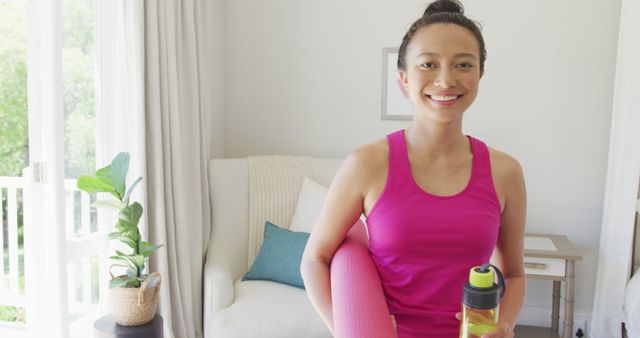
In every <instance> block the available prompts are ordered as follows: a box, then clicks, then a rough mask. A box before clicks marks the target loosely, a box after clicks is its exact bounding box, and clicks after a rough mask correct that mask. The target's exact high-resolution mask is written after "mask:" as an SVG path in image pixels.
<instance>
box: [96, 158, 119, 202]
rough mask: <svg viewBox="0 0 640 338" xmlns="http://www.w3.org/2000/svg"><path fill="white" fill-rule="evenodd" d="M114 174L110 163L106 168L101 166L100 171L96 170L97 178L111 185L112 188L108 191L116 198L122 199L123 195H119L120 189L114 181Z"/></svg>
mask: <svg viewBox="0 0 640 338" xmlns="http://www.w3.org/2000/svg"><path fill="white" fill-rule="evenodd" d="M112 176H113V174H112V173H111V166H110V165H108V166H106V167H104V168H100V169H98V171H96V178H97V179H98V180H100V181H101V182H102V183H104V184H106V185H108V186H110V187H111V190H110V191H108V192H109V193H111V195H113V196H114V197H115V198H117V199H118V200H120V201H122V195H118V191H117V189H116V185H115V183H114V181H113V177H112Z"/></svg>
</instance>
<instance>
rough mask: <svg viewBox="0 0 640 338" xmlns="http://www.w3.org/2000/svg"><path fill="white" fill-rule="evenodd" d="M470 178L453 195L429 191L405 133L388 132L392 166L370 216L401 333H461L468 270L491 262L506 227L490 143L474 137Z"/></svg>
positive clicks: (453, 336)
mask: <svg viewBox="0 0 640 338" xmlns="http://www.w3.org/2000/svg"><path fill="white" fill-rule="evenodd" d="M467 137H468V139H469V141H470V144H471V152H472V154H473V161H472V169H471V178H470V179H469V182H468V183H467V185H466V187H465V188H464V189H463V190H462V191H461V192H459V193H457V194H455V195H452V196H437V195H433V194H430V193H428V192H426V191H424V190H423V189H422V188H421V187H420V186H419V185H418V184H417V183H416V181H415V180H414V178H413V175H412V173H411V167H410V163H409V156H408V152H407V146H406V142H405V138H404V130H400V131H397V132H394V133H391V134H389V135H387V141H388V144H389V165H388V167H389V169H388V173H387V180H386V183H385V186H384V189H383V191H382V194H381V195H380V197H379V199H378V201H377V202H376V203H375V205H374V206H373V208H372V210H371V211H370V213H369V216H368V217H367V228H368V232H369V250H370V252H371V257H372V259H373V261H374V263H375V264H376V267H377V269H378V272H379V274H380V278H381V281H382V285H383V288H384V292H385V297H386V300H387V304H388V306H389V310H390V312H391V314H392V315H394V316H395V318H396V322H397V327H398V337H399V338H409V337H430V338H457V337H458V335H459V325H460V322H459V321H458V319H456V318H455V313H456V312H460V311H461V301H462V289H463V285H464V282H465V281H466V280H467V279H468V276H469V269H471V268H472V267H473V266H477V265H482V264H483V263H486V262H489V259H490V257H491V254H492V252H493V248H494V247H495V245H496V241H497V238H498V231H499V228H500V218H501V217H500V216H501V212H500V202H499V200H498V196H497V194H496V190H495V188H494V185H493V180H492V177H491V165H490V159H489V151H488V149H487V146H486V145H485V144H484V143H483V142H482V141H479V140H477V139H475V138H473V137H470V136H467Z"/></svg>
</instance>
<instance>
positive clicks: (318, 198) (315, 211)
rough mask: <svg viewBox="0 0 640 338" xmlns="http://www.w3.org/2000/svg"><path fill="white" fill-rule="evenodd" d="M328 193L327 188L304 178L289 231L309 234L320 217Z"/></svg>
mask: <svg viewBox="0 0 640 338" xmlns="http://www.w3.org/2000/svg"><path fill="white" fill-rule="evenodd" d="M328 191H329V188H327V187H325V186H324V185H322V184H320V183H318V182H316V181H314V180H312V179H310V178H309V177H306V176H305V178H304V180H303V181H302V189H300V193H299V194H298V204H297V205H296V210H295V212H294V213H293V218H292V219H291V224H290V226H289V230H291V231H302V232H309V233H311V230H313V226H314V225H315V224H316V221H317V220H318V216H320V211H321V210H322V206H323V205H324V200H325V198H326V197H327V192H328Z"/></svg>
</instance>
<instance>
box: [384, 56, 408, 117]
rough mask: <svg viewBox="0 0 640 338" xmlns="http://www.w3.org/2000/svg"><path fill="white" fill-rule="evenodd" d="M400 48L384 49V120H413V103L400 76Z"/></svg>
mask: <svg viewBox="0 0 640 338" xmlns="http://www.w3.org/2000/svg"><path fill="white" fill-rule="evenodd" d="M397 60H398V48H383V49H382V100H381V102H382V120H412V119H413V104H412V103H411V100H410V99H409V94H408V93H407V92H406V90H405V89H404V87H403V86H402V83H401V82H400V76H399V75H398V68H397V62H398V61H397Z"/></svg>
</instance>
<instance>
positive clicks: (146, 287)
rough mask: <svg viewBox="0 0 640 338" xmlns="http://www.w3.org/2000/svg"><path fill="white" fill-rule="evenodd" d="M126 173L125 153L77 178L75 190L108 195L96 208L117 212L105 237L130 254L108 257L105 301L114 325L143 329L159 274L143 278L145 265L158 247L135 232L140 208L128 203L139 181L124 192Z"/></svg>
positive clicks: (155, 299)
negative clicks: (115, 272)
mask: <svg viewBox="0 0 640 338" xmlns="http://www.w3.org/2000/svg"><path fill="white" fill-rule="evenodd" d="M128 171H129V153H119V154H118V155H116V157H115V158H114V159H113V161H112V162H111V164H110V165H108V166H106V167H104V168H100V169H98V171H96V173H95V175H93V176H88V175H84V176H80V177H79V178H78V183H77V184H78V189H80V190H82V191H85V192H88V193H109V194H111V195H112V196H113V197H115V200H114V199H108V200H98V201H96V202H95V203H94V204H93V205H94V206H96V207H105V208H112V209H115V210H117V211H118V221H117V222H116V224H115V231H114V232H111V233H110V234H109V235H108V237H109V239H112V240H119V241H120V242H122V243H124V244H125V245H126V246H128V247H129V248H130V249H131V250H130V251H131V253H128V254H127V253H124V252H122V251H120V250H116V255H115V256H111V257H109V258H110V259H113V260H115V261H117V263H116V264H113V265H111V266H110V268H109V274H111V281H110V282H109V298H110V302H111V308H112V314H113V316H114V318H115V320H116V322H117V323H118V324H120V325H125V326H136V325H143V324H146V323H148V322H150V321H151V320H153V317H154V315H155V311H156V308H157V305H158V289H159V287H160V274H159V273H157V272H154V273H151V274H148V275H147V274H144V273H143V271H144V268H145V261H147V259H148V258H149V256H150V255H151V254H152V253H153V252H154V251H155V250H157V249H158V248H159V247H161V246H162V245H152V244H151V243H149V242H146V241H143V240H142V236H140V231H139V229H138V222H139V221H140V218H141V217H142V212H143V209H142V205H140V203H138V202H133V203H132V202H131V201H130V198H131V193H132V192H133V189H134V188H135V187H136V186H137V185H138V184H139V183H140V181H142V177H138V178H137V179H136V180H135V181H134V182H133V183H132V184H131V186H129V188H128V189H127V188H126V178H127V172H128ZM114 267H124V268H126V274H124V275H120V276H114V275H113V274H112V271H111V270H112V269H113V268H114Z"/></svg>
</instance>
